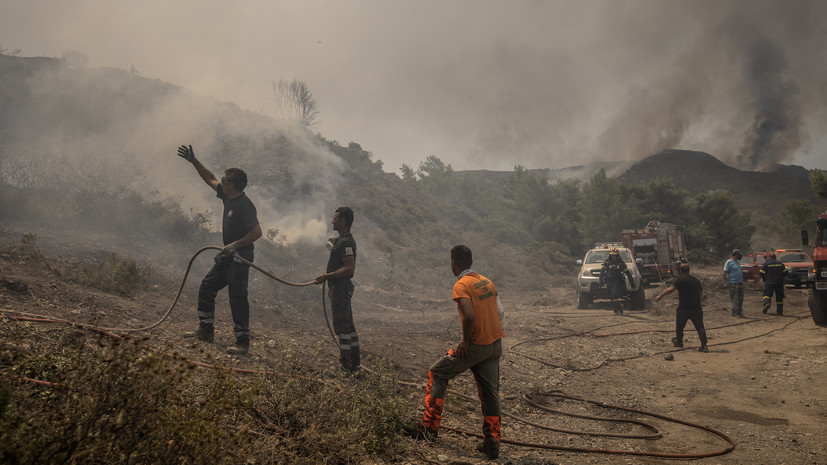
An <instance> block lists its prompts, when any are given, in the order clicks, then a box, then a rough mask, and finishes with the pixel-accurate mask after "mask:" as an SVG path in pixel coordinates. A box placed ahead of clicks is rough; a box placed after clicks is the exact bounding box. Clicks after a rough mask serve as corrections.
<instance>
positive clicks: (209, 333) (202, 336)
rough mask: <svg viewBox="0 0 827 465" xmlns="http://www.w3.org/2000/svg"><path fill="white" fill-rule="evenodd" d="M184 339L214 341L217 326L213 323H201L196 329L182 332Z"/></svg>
mask: <svg viewBox="0 0 827 465" xmlns="http://www.w3.org/2000/svg"><path fill="white" fill-rule="evenodd" d="M182 336H183V337H184V339H189V338H196V339H198V340H199V341H204V342H212V341H213V339H214V337H215V328H214V327H213V325H205V324H199V325H198V329H197V330H195V331H187V332H186V333H184V334H182Z"/></svg>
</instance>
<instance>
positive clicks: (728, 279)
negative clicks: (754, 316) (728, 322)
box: [723, 249, 746, 318]
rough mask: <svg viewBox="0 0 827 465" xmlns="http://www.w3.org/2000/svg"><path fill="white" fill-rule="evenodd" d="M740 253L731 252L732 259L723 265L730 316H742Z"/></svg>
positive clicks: (742, 275) (742, 297)
mask: <svg viewBox="0 0 827 465" xmlns="http://www.w3.org/2000/svg"><path fill="white" fill-rule="evenodd" d="M741 257H743V256H742V255H741V251H740V250H738V249H733V250H732V258H730V259H729V260H727V261H726V264H725V265H724V274H723V278H724V284H726V286H727V287H728V288H729V301H730V303H731V304H732V316H733V317H735V318H746V317H745V316H744V274H743V273H742V272H741Z"/></svg>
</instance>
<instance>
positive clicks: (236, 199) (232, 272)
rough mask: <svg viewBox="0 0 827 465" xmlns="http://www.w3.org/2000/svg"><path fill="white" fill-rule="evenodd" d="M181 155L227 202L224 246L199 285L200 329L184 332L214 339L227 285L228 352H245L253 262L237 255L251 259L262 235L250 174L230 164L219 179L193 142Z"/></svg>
mask: <svg viewBox="0 0 827 465" xmlns="http://www.w3.org/2000/svg"><path fill="white" fill-rule="evenodd" d="M178 156H180V157H181V158H183V159H184V160H187V161H188V162H190V163H192V165H193V166H194V167H195V170H196V171H197V172H198V174H199V176H201V179H203V180H204V182H205V183H207V185H208V186H210V187H211V188H212V189H213V190H214V191H215V192H216V196H217V197H218V198H219V199H221V201H222V202H223V203H224V212H223V214H222V215H221V218H222V220H221V230H222V235H223V240H224V249H223V250H222V251H221V253H219V254H218V255H217V256H216V257H215V265H213V267H212V269H210V271H209V272H208V273H207V275H206V276H205V277H204V279H203V280H202V281H201V287H200V288H199V289H198V322H199V324H198V329H197V330H196V331H192V332H186V333H184V334H183V336H184V337H185V338H197V339H198V340H201V341H204V342H213V338H214V327H213V323H214V322H215V296H216V295H217V294H218V291H220V290H221V289H223V288H225V287H228V294H229V298H230V312H231V313H232V316H233V334H234V335H235V345H233V346H231V347H229V348H227V353H228V354H230V355H244V354H246V353H247V351H248V350H249V349H250V302H249V300H248V299H247V284H248V279H249V274H250V266H249V265H247V264H245V263H243V262H241V261H240V260H238V259H236V258H234V257H235V255H238V256H240V257H242V258H244V259H245V260H247V261H249V262H252V261H253V242H255V241H256V240H257V239H258V238H259V237H261V225H259V223H258V217H257V215H256V207H255V205H253V202H252V201H251V200H250V198H249V197H247V195H246V194H245V193H244V188H245V187H247V174H246V173H245V172H244V171H242V170H241V169H239V168H230V169H228V170H226V171H225V172H224V176H222V177H221V181H219V180H218V179H216V178H215V175H213V174H212V172H211V171H210V170H209V169H207V168H206V167H205V166H204V165H202V164H201V162H200V161H198V160H197V159H196V158H195V152H194V151H193V150H192V146H191V145H189V146H188V145H182V146H180V147H178Z"/></svg>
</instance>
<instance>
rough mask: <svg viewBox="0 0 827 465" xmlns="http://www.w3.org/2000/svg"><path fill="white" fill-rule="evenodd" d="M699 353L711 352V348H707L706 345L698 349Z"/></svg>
mask: <svg viewBox="0 0 827 465" xmlns="http://www.w3.org/2000/svg"><path fill="white" fill-rule="evenodd" d="M698 352H709V348H707V347H706V344H704V345H702V346H701V347H699V348H698Z"/></svg>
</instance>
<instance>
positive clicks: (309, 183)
mask: <svg viewBox="0 0 827 465" xmlns="http://www.w3.org/2000/svg"><path fill="white" fill-rule="evenodd" d="M3 58H4V57H0V59H3ZM25 60H26V59H23V58H20V59H11V61H9V60H6V59H4V60H2V62H0V65H2V66H0V71H2V72H4V73H6V75H7V76H8V77H9V80H10V81H14V82H16V83H19V84H18V85H20V88H18V89H16V92H15V93H13V94H8V93H0V95H2V96H3V98H4V99H6V102H7V104H8V106H7V108H6V110H8V112H7V114H6V115H5V116H3V118H2V121H0V130H2V131H1V132H0V142H2V147H3V150H4V156H5V157H7V158H8V159H9V160H7V162H9V161H10V160H25V161H26V163H28V164H29V166H39V165H42V163H40V162H39V161H38V160H48V159H52V161H50V162H49V166H53V165H55V164H56V162H58V161H59V163H60V164H62V165H63V167H64V168H63V171H64V172H66V173H72V172H75V171H78V172H81V173H84V174H89V175H90V176H91V175H92V174H95V173H96V174H97V176H98V177H97V178H94V177H92V178H90V179H88V180H87V179H85V178H84V179H82V180H80V181H82V182H87V186H80V187H81V188H84V189H85V188H88V189H89V190H91V191H95V190H98V191H99V192H100V193H101V195H110V192H109V191H103V190H102V189H103V188H105V187H106V188H108V187H113V188H115V189H117V187H118V186H117V185H118V184H125V183H124V182H123V181H119V180H118V179H120V178H123V179H130V180H133V179H134V181H130V186H126V185H124V186H122V187H124V188H130V189H131V188H134V189H138V190H139V193H140V194H143V195H145V196H146V197H147V198H148V199H154V198H160V199H173V200H174V201H176V202H177V203H179V204H180V205H181V207H182V208H183V210H184V211H185V212H186V211H188V210H190V209H192V210H193V211H194V212H212V222H213V224H212V226H213V228H214V229H215V230H219V229H220V227H221V224H220V221H221V202H220V200H218V199H217V198H216V197H215V192H214V191H213V190H212V189H211V188H209V186H207V185H206V184H205V183H204V181H203V180H202V179H201V178H200V176H199V175H198V173H197V172H196V170H195V169H194V168H193V166H192V165H191V164H190V163H188V162H186V161H185V160H183V159H182V158H181V157H179V156H178V155H177V147H178V146H179V145H182V144H186V145H192V147H193V149H194V151H195V154H196V157H197V158H198V159H199V160H200V161H201V162H202V163H203V164H204V165H205V166H206V167H207V168H208V169H209V170H210V171H212V173H213V174H214V175H215V176H216V178H220V177H221V174H222V173H223V172H224V170H226V169H228V168H230V167H239V168H241V169H243V170H245V171H246V172H247V174H248V180H249V186H248V188H247V189H246V192H247V193H248V195H249V196H250V197H251V199H253V201H254V203H255V204H256V207H257V209H258V212H259V221H260V223H261V226H262V229H263V230H264V231H265V232H267V231H268V230H270V229H277V230H278V231H279V233H280V235H286V236H287V240H288V241H295V240H298V239H300V238H304V239H310V240H313V239H314V238H315V239H317V240H319V241H321V239H322V238H323V237H327V234H328V232H327V230H328V229H329V228H328V225H327V220H328V218H329V217H330V215H332V212H328V211H327V209H329V208H330V202H329V201H328V199H330V198H331V196H332V192H334V191H335V189H336V188H337V187H338V183H339V182H340V179H341V178H342V176H341V174H342V173H343V171H344V166H343V162H342V161H341V160H340V159H339V158H338V157H336V156H335V155H333V154H332V153H331V152H330V151H329V150H328V149H327V148H326V147H325V146H323V145H321V144H320V143H319V142H318V140H317V139H316V137H315V136H313V134H311V133H310V132H309V131H308V130H307V129H306V128H305V127H304V126H301V125H300V124H298V123H297V122H295V121H288V120H276V119H273V118H269V117H265V116H263V115H261V114H259V113H255V112H250V111H246V110H242V109H240V108H238V107H237V106H236V105H234V104H229V103H224V102H218V101H215V100H214V99H212V98H209V97H206V96H202V95H197V94H194V93H192V92H189V91H187V90H185V89H182V88H180V87H177V86H174V85H171V84H167V83H163V82H161V81H158V80H154V79H147V78H144V77H140V76H137V75H135V74H134V73H129V72H127V71H123V70H114V69H88V70H83V69H81V70H78V69H69V68H66V67H62V66H59V64H57V63H56V62H55V63H52V64H51V65H50V66H46V67H41V68H40V71H38V72H35V73H32V74H30V75H28V76H27V77H24V76H21V75H20V73H23V74H25V73H27V72H28V71H25V70H21V65H23V66H28V65H30V64H31V62H30V61H25ZM34 68H35V69H37V67H34ZM0 116H2V115H0ZM50 154H57V155H59V160H58V157H57V156H53V155H50ZM19 166H24V164H20V165H19ZM109 167H115V168H117V170H118V172H119V176H118V179H116V177H114V176H113V175H112V174H111V173H112V172H114V171H113V170H112V169H109ZM104 168H106V169H104ZM50 169H53V170H55V169H57V167H54V168H50ZM63 177H65V176H61V178H63ZM138 177H139V178H140V179H139V180H137V179H135V178H138ZM52 179H53V180H54V181H56V180H57V177H56V176H52ZM135 214H137V212H136V213H135ZM135 222H136V223H138V224H140V223H141V221H140V219H135ZM147 223H148V222H147Z"/></svg>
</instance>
